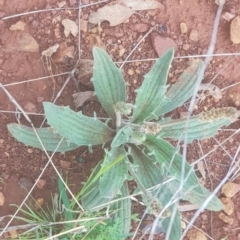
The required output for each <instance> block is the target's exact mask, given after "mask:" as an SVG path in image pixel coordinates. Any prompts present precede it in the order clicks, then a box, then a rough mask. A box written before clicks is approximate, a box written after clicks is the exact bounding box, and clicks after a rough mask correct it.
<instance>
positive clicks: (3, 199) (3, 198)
mask: <svg viewBox="0 0 240 240" xmlns="http://www.w3.org/2000/svg"><path fill="white" fill-rule="evenodd" d="M4 201H5V197H4V196H3V194H2V193H1V192H0V206H3V204H4Z"/></svg>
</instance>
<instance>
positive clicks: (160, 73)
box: [131, 48, 174, 123]
mask: <svg viewBox="0 0 240 240" xmlns="http://www.w3.org/2000/svg"><path fill="white" fill-rule="evenodd" d="M173 54H174V50H173V48H171V49H170V50H168V51H167V52H166V53H165V54H164V55H163V56H162V57H161V58H159V59H158V60H157V61H156V63H155V64H154V65H153V67H152V69H151V70H150V72H148V74H146V75H145V77H144V81H143V83H142V86H141V87H140V88H139V89H138V90H137V98H136V104H135V106H136V107H135V108H134V110H133V116H132V120H131V121H132V122H134V123H141V122H143V121H144V120H146V119H147V120H151V119H153V118H155V117H156V115H154V114H155V109H156V108H158V106H159V105H160V104H161V103H162V102H163V101H164V95H165V92H166V82H167V76H168V71H169V68H170V65H171V62H172V59H173ZM164 102H165V101H164Z"/></svg>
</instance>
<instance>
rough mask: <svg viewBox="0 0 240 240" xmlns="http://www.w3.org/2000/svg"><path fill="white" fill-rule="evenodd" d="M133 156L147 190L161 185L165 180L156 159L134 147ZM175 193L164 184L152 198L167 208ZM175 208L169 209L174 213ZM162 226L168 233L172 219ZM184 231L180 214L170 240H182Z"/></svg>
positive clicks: (166, 220) (168, 218)
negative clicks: (155, 198)
mask: <svg viewBox="0 0 240 240" xmlns="http://www.w3.org/2000/svg"><path fill="white" fill-rule="evenodd" d="M131 156H132V159H133V163H134V164H136V165H137V166H138V167H137V168H136V175H137V176H138V177H139V179H140V180H141V182H142V184H143V186H144V187H145V188H146V189H147V188H151V187H153V186H156V185H158V184H161V183H162V182H163V180H164V176H163V175H162V173H161V170H160V169H159V168H158V166H157V165H156V163H155V159H152V158H150V157H149V156H147V155H146V154H144V153H143V152H142V151H141V150H140V149H139V148H137V147H136V146H133V145H132V148H131ZM156 193H157V195H156ZM173 193H174V192H172V191H171V189H170V188H169V187H168V184H163V185H161V186H160V190H158V189H157V190H155V191H152V196H154V197H155V196H156V197H157V198H158V200H159V201H160V202H161V204H162V207H164V206H166V205H167V204H168V203H169V202H170V201H171V200H173V199H171V198H172V196H173ZM173 207H174V206H170V207H169V209H170V210H171V211H172V210H173ZM161 225H162V227H163V229H164V230H165V231H167V229H168V227H169V225H170V217H167V218H165V219H164V220H163V221H161ZM181 233H182V230H181V218H180V214H179V212H177V213H176V215H175V217H174V221H173V224H172V229H171V234H170V239H171V240H175V239H180V236H181Z"/></svg>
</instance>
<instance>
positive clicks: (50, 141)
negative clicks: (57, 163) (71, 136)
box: [7, 123, 79, 152]
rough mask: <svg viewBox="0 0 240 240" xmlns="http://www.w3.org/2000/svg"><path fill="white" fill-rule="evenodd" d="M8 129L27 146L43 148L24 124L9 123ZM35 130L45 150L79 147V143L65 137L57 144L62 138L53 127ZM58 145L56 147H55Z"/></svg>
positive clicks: (64, 149)
mask: <svg viewBox="0 0 240 240" xmlns="http://www.w3.org/2000/svg"><path fill="white" fill-rule="evenodd" d="M7 127H8V130H9V132H10V133H11V134H12V135H13V137H14V138H16V139H17V140H18V141H19V142H22V143H23V144H25V145H27V146H31V147H34V148H39V149H41V150H43V148H42V146H41V144H40V142H39V140H38V138H37V136H36V133H35V132H34V130H33V128H31V127H26V126H24V125H20V124H16V123H11V124H8V126H7ZM36 132H37V134H38V136H39V138H40V139H41V141H42V144H43V146H44V148H45V149H46V150H47V151H52V152H53V151H55V150H56V152H67V151H71V150H74V149H76V148H78V147H79V145H77V144H74V143H71V142H70V141H67V140H66V139H65V138H64V139H63V140H62V142H61V144H60V145H59V146H58V144H59V142H60V141H61V139H62V138H63V137H62V136H61V135H60V134H58V133H56V132H55V131H54V130H53V128H50V127H48V128H36ZM57 146H58V148H57Z"/></svg>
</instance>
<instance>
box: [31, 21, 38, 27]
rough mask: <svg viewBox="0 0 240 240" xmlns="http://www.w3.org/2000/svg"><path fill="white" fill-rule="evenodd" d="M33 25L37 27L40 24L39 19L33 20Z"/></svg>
mask: <svg viewBox="0 0 240 240" xmlns="http://www.w3.org/2000/svg"><path fill="white" fill-rule="evenodd" d="M31 25H32V27H33V28H37V27H38V26H39V22H38V21H37V20H33V21H32V23H31Z"/></svg>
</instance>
